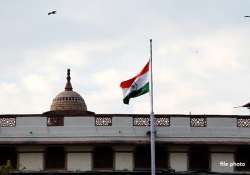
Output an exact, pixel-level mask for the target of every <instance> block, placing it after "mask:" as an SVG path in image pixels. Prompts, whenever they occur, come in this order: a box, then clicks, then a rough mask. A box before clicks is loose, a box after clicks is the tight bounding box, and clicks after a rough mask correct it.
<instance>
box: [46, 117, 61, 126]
mask: <svg viewBox="0 0 250 175" xmlns="http://www.w3.org/2000/svg"><path fill="white" fill-rule="evenodd" d="M63 125H64V117H63V116H49V117H47V126H63Z"/></svg>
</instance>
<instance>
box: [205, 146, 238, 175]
mask: <svg viewBox="0 0 250 175" xmlns="http://www.w3.org/2000/svg"><path fill="white" fill-rule="evenodd" d="M210 152H211V155H210V156H211V171H213V172H227V173H231V172H234V167H233V166H231V167H230V163H232V162H234V152H235V147H233V146H213V147H211V148H210Z"/></svg>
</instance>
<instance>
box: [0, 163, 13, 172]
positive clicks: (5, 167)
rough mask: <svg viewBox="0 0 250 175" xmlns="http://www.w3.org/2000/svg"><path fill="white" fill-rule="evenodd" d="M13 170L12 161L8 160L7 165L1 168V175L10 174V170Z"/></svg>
mask: <svg viewBox="0 0 250 175" xmlns="http://www.w3.org/2000/svg"><path fill="white" fill-rule="evenodd" d="M12 169H13V166H12V165H11V162H10V160H7V162H6V164H4V165H1V166H0V175H7V174H9V172H10V170H12Z"/></svg>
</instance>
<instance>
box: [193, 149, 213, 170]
mask: <svg viewBox="0 0 250 175" xmlns="http://www.w3.org/2000/svg"><path fill="white" fill-rule="evenodd" d="M189 170H209V152H208V147H207V146H206V145H204V146H203V145H197V146H196V145H195V146H192V147H191V148H190V150H189Z"/></svg>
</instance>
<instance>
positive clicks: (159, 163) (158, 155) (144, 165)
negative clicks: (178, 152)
mask: <svg viewBox="0 0 250 175" xmlns="http://www.w3.org/2000/svg"><path fill="white" fill-rule="evenodd" d="M134 159H135V169H137V170H145V169H151V149H150V145H140V146H137V147H136V149H135V153H134ZM155 160H156V168H157V169H164V168H167V167H168V154H167V151H166V148H165V147H164V146H160V145H156V147H155Z"/></svg>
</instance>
